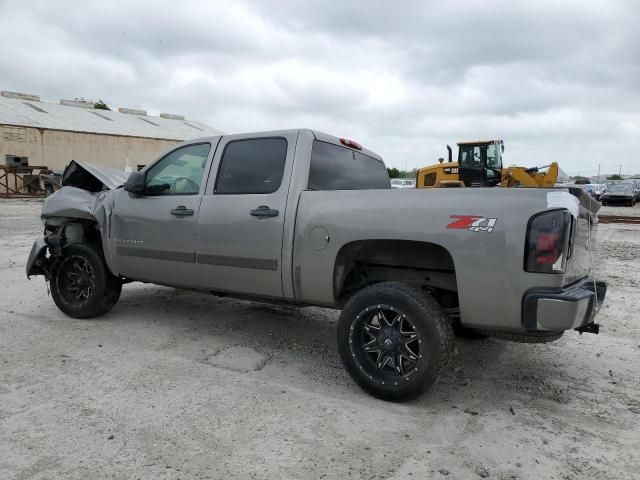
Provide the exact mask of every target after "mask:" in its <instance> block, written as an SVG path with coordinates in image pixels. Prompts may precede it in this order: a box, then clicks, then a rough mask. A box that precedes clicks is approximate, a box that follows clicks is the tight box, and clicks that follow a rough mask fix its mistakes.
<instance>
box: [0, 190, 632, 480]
mask: <svg viewBox="0 0 640 480" xmlns="http://www.w3.org/2000/svg"><path fill="white" fill-rule="evenodd" d="M40 207H41V203H39V202H37V201H6V200H5V201H0V478H2V479H9V478H11V479H51V478H65V479H87V478H91V479H97V478H153V479H158V478H167V479H176V478H182V479H190V478H268V479H281V478H340V479H344V478H363V479H379V478H393V479H411V478H435V479H439V478H442V479H443V480H444V479H451V478H453V479H466V478H469V479H474V478H480V477H485V476H488V478H501V479H511V478H520V479H565V480H569V479H583V478H584V479H594V478H595V479H616V480H621V479H633V478H636V479H637V478H638V472H639V471H640V429H639V427H638V424H639V423H640V368H639V365H640V360H639V359H640V328H639V324H638V311H640V295H639V294H638V292H639V291H640V290H639V289H640V228H639V227H640V226H638V225H615V224H602V225H600V226H599V229H600V231H599V236H600V239H601V245H600V249H599V256H598V258H597V260H596V265H597V270H598V273H599V276H600V277H602V278H604V279H605V280H606V281H607V282H608V283H609V294H608V298H607V301H606V305H605V306H604V308H603V310H602V312H601V315H600V321H601V322H602V324H603V325H604V327H603V329H602V331H601V334H600V335H598V336H595V335H582V336H580V335H578V334H577V333H575V332H571V333H569V334H566V335H565V336H564V337H563V338H562V339H560V340H559V341H558V342H555V343H552V344H548V345H519V344H510V343H507V342H503V341H499V340H494V339H489V340H483V341H458V343H457V354H456V356H455V358H454V361H453V364H452V365H451V367H450V368H449V370H448V371H447V373H446V374H445V376H444V378H442V379H441V380H440V381H439V383H438V384H436V385H435V388H433V389H432V390H431V391H430V392H429V393H428V394H427V395H425V396H424V397H423V398H421V399H420V400H419V401H416V402H413V403H409V404H401V405H398V404H391V403H385V402H382V401H378V400H375V399H373V398H371V397H369V396H367V395H365V394H364V393H363V392H361V391H360V390H359V389H358V388H357V387H356V386H355V385H354V384H353V383H352V382H351V381H350V380H349V378H348V377H347V374H346V373H345V372H344V370H343V369H342V367H341V365H340V362H339V359H338V355H337V352H336V347H335V341H334V329H335V322H336V318H337V313H336V312H333V311H330V310H322V309H315V308H307V309H298V308H276V307H272V306H265V305H261V304H257V303H250V302H242V301H234V300H228V299H219V298H216V297H213V296H206V295H199V294H195V293H185V292H180V291H176V290H173V289H169V288H162V287H155V286H149V285H142V284H130V285H126V286H125V288H124V292H123V295H122V298H121V300H120V303H119V304H118V305H117V306H116V307H115V308H114V309H113V310H112V311H111V312H110V313H109V314H108V315H106V316H105V317H103V318H100V319H98V320H91V321H87V320H74V319H71V318H68V317H65V316H64V315H62V314H61V313H60V312H59V311H58V310H57V309H56V307H55V306H54V304H53V302H52V300H51V299H50V298H49V297H48V296H47V291H46V288H45V284H44V281H43V279H42V278H33V279H32V280H31V281H30V282H29V281H27V280H26V278H25V274H24V264H25V261H26V258H27V254H28V252H29V249H30V247H31V244H32V242H33V240H34V239H35V238H36V237H37V236H38V235H39V234H40V233H41V224H40V223H39V219H38V216H39V210H40ZM607 210H609V209H607ZM611 210H613V209H611ZM616 210H618V209H616ZM622 211H624V212H626V213H629V212H630V211H631V209H629V208H624V209H622ZM638 211H640V205H638V206H636V208H635V209H634V212H638ZM609 213H613V212H609ZM616 214H617V212H616ZM496 295H497V296H496V301H499V292H497V294H496Z"/></svg>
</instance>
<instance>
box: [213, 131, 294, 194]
mask: <svg viewBox="0 0 640 480" xmlns="http://www.w3.org/2000/svg"><path fill="white" fill-rule="evenodd" d="M286 159H287V141H286V140H285V139H284V138H280V137H277V138H251V139H248V140H235V141H233V142H229V143H228V144H227V146H226V148H225V149H224V153H223V154H222V160H221V161H220V168H219V170H218V178H217V179H216V188H215V193H217V194H233V193H235V194H251V193H273V192H275V191H276V190H278V188H280V184H281V183H282V175H283V174H284V165H285V161H286Z"/></svg>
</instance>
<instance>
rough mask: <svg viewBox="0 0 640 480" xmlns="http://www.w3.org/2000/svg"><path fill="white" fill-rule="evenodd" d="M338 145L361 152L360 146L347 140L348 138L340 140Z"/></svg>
mask: <svg viewBox="0 0 640 480" xmlns="http://www.w3.org/2000/svg"><path fill="white" fill-rule="evenodd" d="M340 143H341V144H343V145H344V146H345V147H349V148H354V149H356V150H362V145H360V144H359V143H358V142H354V141H353V140H349V139H348V138H341V139H340Z"/></svg>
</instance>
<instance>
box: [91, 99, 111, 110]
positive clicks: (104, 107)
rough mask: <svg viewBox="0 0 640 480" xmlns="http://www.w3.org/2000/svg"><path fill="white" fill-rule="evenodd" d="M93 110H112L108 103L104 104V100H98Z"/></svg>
mask: <svg viewBox="0 0 640 480" xmlns="http://www.w3.org/2000/svg"><path fill="white" fill-rule="evenodd" d="M93 108H97V109H98V110H111V109H110V108H109V105H107V104H106V103H104V101H102V100H98V101H97V102H96V103H95V104H94V105H93Z"/></svg>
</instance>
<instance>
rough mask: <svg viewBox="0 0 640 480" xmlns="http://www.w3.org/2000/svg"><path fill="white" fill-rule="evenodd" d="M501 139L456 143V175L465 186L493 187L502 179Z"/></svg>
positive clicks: (502, 148)
mask: <svg viewBox="0 0 640 480" xmlns="http://www.w3.org/2000/svg"><path fill="white" fill-rule="evenodd" d="M502 152H504V143H503V142H502V140H484V141H472V142H460V143H458V175H459V178H460V181H461V182H463V183H464V184H465V186H467V187H495V186H496V185H500V182H501V181H502Z"/></svg>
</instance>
